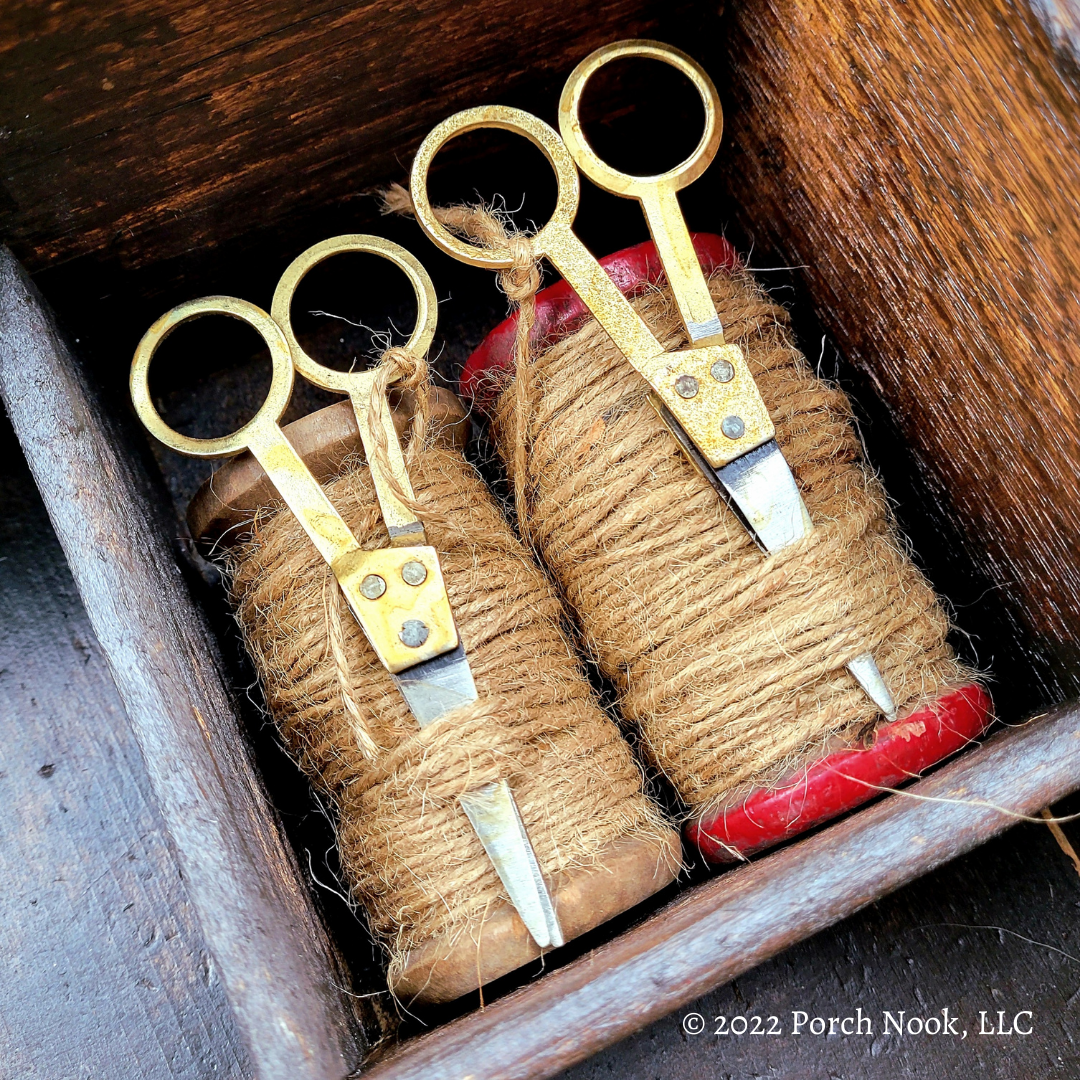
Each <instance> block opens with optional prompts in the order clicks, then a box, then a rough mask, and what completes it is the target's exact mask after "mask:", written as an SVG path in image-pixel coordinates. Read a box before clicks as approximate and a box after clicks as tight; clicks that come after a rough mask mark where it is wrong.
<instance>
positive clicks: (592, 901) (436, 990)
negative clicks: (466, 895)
mask: <svg viewBox="0 0 1080 1080" xmlns="http://www.w3.org/2000/svg"><path fill="white" fill-rule="evenodd" d="M681 863H682V845H681V844H680V842H679V834H678V833H677V832H675V830H670V831H669V832H668V833H667V834H666V836H664V838H663V839H661V840H660V841H659V842H658V841H657V840H656V839H642V838H639V837H623V838H622V839H621V840H616V841H615V842H614V843H612V844H611V845H609V846H608V847H607V848H606V849H605V850H604V851H602V852H601V853H600V854H599V855H598V856H597V859H596V862H595V863H593V864H591V865H589V866H585V867H581V868H579V869H577V870H572V871H569V872H567V873H565V874H562V875H560V876H559V877H557V878H555V879H554V881H553V882H549V885H550V888H551V894H552V899H553V901H554V904H555V911H556V913H557V915H558V917H559V925H560V926H561V927H562V931H563V936H564V938H565V939H566V940H567V941H572V940H573V939H574V938H576V937H580V936H581V935H582V934H584V933H586V932H587V931H589V930H592V929H594V928H595V927H597V926H599V925H600V924H601V923H605V922H607V921H608V919H612V918H614V917H615V916H616V915H621V914H622V913H623V912H624V911H629V909H630V908H632V907H635V906H636V905H638V904H640V903H641V902H642V901H643V900H646V899H648V897H650V896H652V895H653V893H656V892H659V891H660V890H661V889H662V888H664V886H665V885H669V884H671V882H672V881H674V880H675V878H676V877H678V874H679V867H680V865H681ZM550 951H551V950H541V949H540V948H539V947H538V946H537V944H536V942H535V941H533V939H532V938H531V937H530V935H529V932H528V930H526V929H525V924H524V923H523V922H522V921H521V916H519V915H518V913H517V911H516V910H515V909H514V907H513V905H511V904H509V903H506V902H505V901H504V902H503V903H501V904H500V905H499V906H498V907H497V908H495V909H494V910H492V911H491V912H490V913H489V915H488V916H487V917H486V918H485V919H484V920H483V922H482V923H480V924H478V925H476V926H473V927H470V928H469V929H468V930H466V931H464V932H462V933H459V934H457V935H456V936H455V937H454V938H453V939H452V940H447V939H445V938H435V939H433V940H432V941H429V942H426V943H425V944H424V945H422V946H421V947H420V948H418V949H414V950H413V951H412V952H411V953H410V954H409V956H408V958H407V960H406V963H405V967H404V969H403V970H402V971H401V973H400V974H399V975H398V976H397V977H396V978H395V979H394V980H393V982H392V985H391V989H392V990H393V991H394V994H395V996H396V997H397V998H398V999H400V1000H401V1001H402V1002H403V1003H404V1004H405V1005H406V1007H408V1006H409V1005H411V1004H412V1003H413V1002H420V1003H423V1004H434V1003H437V1002H445V1001H454V1000H455V999H456V998H459V997H461V996H462V995H463V994H467V993H469V992H470V991H472V990H476V989H478V988H479V987H480V986H482V985H484V984H485V983H489V982H491V981H492V980H493V979H497V978H499V977H500V976H502V975H506V974H507V973H508V972H511V971H514V970H516V969H517V968H519V967H521V966H522V965H524V964H527V963H529V961H531V960H536V959H538V958H539V957H540V956H541V955H544V954H545V952H550Z"/></svg>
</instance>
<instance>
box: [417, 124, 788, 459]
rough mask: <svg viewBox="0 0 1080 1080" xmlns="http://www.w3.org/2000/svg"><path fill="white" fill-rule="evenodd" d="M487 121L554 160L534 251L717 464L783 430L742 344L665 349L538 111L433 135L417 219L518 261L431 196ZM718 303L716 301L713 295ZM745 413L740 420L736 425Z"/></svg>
mask: <svg viewBox="0 0 1080 1080" xmlns="http://www.w3.org/2000/svg"><path fill="white" fill-rule="evenodd" d="M478 128H498V129H501V130H503V131H512V132H517V133H518V134H520V135H524V136H525V138H527V139H528V140H529V141H530V142H531V143H533V145H535V146H537V147H539V149H540V150H541V151H542V152H543V154H544V156H545V157H546V158H547V159H548V161H549V162H550V163H551V165H552V168H554V170H555V177H556V181H557V183H558V196H557V198H556V204H555V211H554V213H553V214H552V216H551V218H550V219H549V220H548V222H547V223H546V224H545V225H544V227H543V228H542V229H541V230H540V231H539V232H538V233H537V234H536V235H535V236H534V237H533V238H532V245H533V250H534V251H535V252H536V254H537V255H541V256H545V257H546V258H548V259H550V261H551V262H552V263H553V264H554V265H555V267H556V268H557V269H558V270H559V271H560V272H561V273H562V275H563V277H564V278H565V279H566V280H567V282H569V284H570V286H571V287H572V288H573V289H574V291H575V292H576V293H577V294H578V296H579V297H581V300H582V302H583V303H584V304H585V306H586V307H588V309H589V310H590V311H591V312H592V313H593V315H594V316H595V317H596V320H597V322H599V323H600V325H601V326H602V327H603V328H604V330H606V331H607V333H608V334H609V335H610V337H611V339H612V340H613V341H614V342H615V344H616V346H617V347H618V348H619V350H620V351H621V352H622V354H623V356H625V357H626V359H627V360H628V361H629V362H630V364H631V365H633V367H634V368H636V369H637V371H638V372H640V374H641V375H642V376H643V377H644V378H645V379H646V381H647V382H648V383H649V384H650V385H651V386H652V388H653V390H654V392H655V394H656V396H657V398H658V399H659V400H660V401H661V402H663V404H664V405H665V406H667V408H668V410H669V411H670V412H671V414H672V415H673V416H674V417H675V418H676V419H677V420H678V421H679V423H680V424H681V425H682V428H683V429H684V430H685V432H686V433H687V435H689V437H690V438H691V439H692V440H693V442H694V444H695V445H696V446H697V447H698V449H699V450H700V452H701V453H702V455H703V456H704V458H705V460H706V461H707V462H708V464H709V465H711V466H712V467H713V468H718V467H720V466H722V465H726V464H727V463H728V462H730V461H733V460H734V459H735V458H737V457H741V456H742V455H743V454H745V453H747V452H748V451H750V450H753V449H754V448H755V447H757V446H761V445H762V444H763V443H765V442H767V441H768V440H769V439H771V438H772V437H773V436H774V434H775V428H774V427H773V424H772V421H771V420H770V419H769V414H768V410H767V409H766V408H765V404H764V402H763V401H762V400H761V395H760V394H759V393H758V390H757V387H756V385H755V384H754V380H753V376H752V375H751V374H750V370H749V368H748V367H747V365H746V358H745V356H744V355H743V351H742V350H741V349H740V348H738V347H737V346H732V345H724V346H720V345H709V346H705V347H701V348H692V349H686V350H682V351H680V352H670V353H669V352H665V351H664V347H663V346H662V345H661V344H660V342H659V341H657V339H656V337H655V335H654V334H653V332H652V331H651V330H650V329H649V328H648V326H646V324H645V322H644V320H643V319H642V318H641V316H640V315H638V313H637V312H636V311H635V310H634V309H633V307H631V305H630V302H629V301H628V300H627V299H626V297H625V296H623V294H622V293H621V292H619V289H618V287H617V286H616V285H615V283H614V282H613V281H612V280H611V278H609V277H608V276H607V274H606V273H605V272H604V269H603V267H602V266H601V265H600V264H599V262H597V260H596V259H595V258H594V257H593V256H592V254H591V253H590V252H589V250H588V249H587V248H586V247H585V245H584V244H582V243H581V241H580V240H579V239H578V238H577V236H576V235H575V233H574V231H573V228H572V226H573V221H574V215H575V213H576V212H577V207H578V201H579V197H580V186H579V180H578V175H577V169H576V168H575V166H574V162H573V159H572V158H571V156H570V152H569V151H568V150H567V148H566V146H565V145H564V144H563V141H562V139H560V138H559V135H558V133H557V132H556V131H555V130H554V129H553V128H552V127H550V126H549V125H547V124H545V123H544V122H543V121H542V120H539V119H537V117H535V116H532V115H531V114H529V113H527V112H523V111H522V110H520V109H511V108H508V107H506V106H502V105H488V106H484V107H481V108H476V109H466V110H464V111H463V112H459V113H457V114H455V115H454V116H451V117H449V118H448V119H446V120H444V121H443V122H442V123H441V124H439V125H438V127H436V128H435V129H434V130H433V131H432V132H431V133H430V134H429V135H428V136H427V138H426V139H424V141H423V142H422V143H421V144H420V149H419V150H418V151H417V153H416V158H415V160H414V161H413V167H412V174H411V177H410V193H411V195H412V202H413V206H414V208H415V210H416V216H417V219H418V220H419V222H420V224H421V225H422V226H423V228H424V230H425V231H426V232H427V233H428V235H429V236H430V237H431V239H432V240H433V241H434V242H435V244H436V245H437V246H438V247H440V248H441V249H442V250H443V251H445V252H446V253H447V254H449V255H453V256H454V257H455V258H456V259H460V260H461V261H462V262H466V263H471V264H473V265H474V266H483V267H488V268H490V269H502V268H504V267H508V266H510V265H511V262H512V259H511V256H510V254H509V253H506V254H503V253H499V252H492V251H489V250H485V249H483V248H479V247H477V246H476V245H474V244H470V243H468V242H467V241H466V240H463V239H461V238H460V237H457V236H454V235H453V234H452V233H451V232H450V231H449V230H448V229H446V227H445V226H444V225H442V223H441V222H439V220H438V219H437V218H436V216H435V212H434V210H433V209H432V206H431V201H430V199H429V198H428V192H427V177H428V171H429V170H430V168H431V162H432V161H433V159H434V158H435V155H436V154H437V153H438V152H439V150H440V149H441V148H442V147H443V145H444V144H445V143H447V142H449V140H450V139H453V138H455V137H456V136H458V135H464V134H465V133H466V132H469V131H475V130H476V129H478ZM676 208H677V207H676ZM680 220H681V219H680ZM684 228H685V226H684ZM692 253H693V252H692V249H691V254H692ZM695 265H696V258H695ZM699 273H700V270H699ZM707 295H708V291H707V290H706V296H707ZM709 304H710V308H711V304H712V301H711V300H710V301H709ZM714 318H715V312H714ZM735 420H737V421H738V423H737V424H736V423H732V421H735Z"/></svg>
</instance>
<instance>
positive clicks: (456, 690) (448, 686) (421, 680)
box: [393, 641, 477, 727]
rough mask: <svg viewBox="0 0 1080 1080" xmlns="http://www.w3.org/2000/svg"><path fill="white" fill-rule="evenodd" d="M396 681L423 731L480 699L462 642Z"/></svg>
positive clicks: (418, 665) (404, 673)
mask: <svg viewBox="0 0 1080 1080" xmlns="http://www.w3.org/2000/svg"><path fill="white" fill-rule="evenodd" d="M393 679H394V682H396V683H397V686H398V689H399V690H400V691H401V694H402V696H403V697H404V698H405V701H406V702H407V703H408V706H409V709H410V710H411V711H412V714H413V716H415V717H416V722H417V723H418V724H419V725H420V726H421V727H427V725H428V724H430V723H432V722H433V721H435V720H438V719H439V717H440V716H445V715H446V714H447V713H448V712H450V711H451V709H456V708H457V707H458V706H459V705H468V703H469V702H470V701H475V700H476V698H477V693H476V684H475V683H474V682H473V677H472V669H471V668H470V667H469V661H468V660H467V659H466V657H465V647H464V646H463V645H462V644H461V642H460V641H459V642H458V647H457V648H456V649H454V650H453V651H452V652H448V653H443V655H442V656H436V657H435V658H434V659H433V660H425V661H424V662H423V663H422V664H417V665H416V666H415V667H411V668H407V669H406V670H405V671H402V672H399V673H398V674H397V675H394V676H393Z"/></svg>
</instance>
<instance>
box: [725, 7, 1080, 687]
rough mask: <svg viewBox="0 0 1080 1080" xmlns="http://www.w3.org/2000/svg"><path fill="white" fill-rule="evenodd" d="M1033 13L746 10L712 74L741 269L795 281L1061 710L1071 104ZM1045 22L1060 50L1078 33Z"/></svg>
mask: <svg viewBox="0 0 1080 1080" xmlns="http://www.w3.org/2000/svg"><path fill="white" fill-rule="evenodd" d="M1035 10H1039V11H1042V12H1043V13H1044V14H1046V13H1047V12H1050V13H1052V12H1054V11H1057V12H1059V13H1065V14H1068V11H1069V10H1071V9H1070V8H1069V6H1068V5H1036V6H1035V7H1034V8H1029V7H1028V6H1027V5H1026V4H1017V5H1008V6H1003V5H1001V4H998V3H996V2H994V0H973V2H972V3H967V4H962V5H957V4H943V3H936V2H931V0H909V2H907V3H902V4H885V5H877V6H873V5H872V6H869V7H868V6H867V5H865V4H858V3H855V2H853V0H840V2H834V0H747V2H746V3H741V4H735V5H730V7H729V10H728V17H727V19H726V22H725V29H724V33H723V34H721V35H719V36H718V42H720V44H719V45H718V47H717V52H716V54H715V55H714V62H713V68H714V70H716V71H717V72H718V74H719V75H720V76H721V84H722V85H723V86H725V87H726V98H727V100H726V108H727V120H728V125H727V132H726V135H725V144H724V146H725V149H724V150H723V151H722V158H721V160H722V162H723V164H722V166H721V168H722V169H723V172H724V176H725V179H726V183H727V184H728V186H729V188H730V193H731V194H732V195H733V196H734V198H735V200H736V202H737V203H738V204H740V205H741V207H742V210H741V221H742V225H743V227H744V228H745V231H746V234H747V236H748V238H749V239H750V240H751V241H752V242H753V243H754V245H755V251H756V252H758V257H759V258H761V259H762V260H763V261H764V260H772V259H778V260H780V261H781V262H785V263H788V264H790V265H795V266H798V267H801V268H802V269H801V271H800V275H799V276H800V278H801V280H802V282H803V283H804V284H805V286H806V287H807V288H808V290H809V294H810V296H811V298H812V300H813V303H814V305H815V307H816V311H817V314H818V315H819V316H820V318H821V319H822V321H823V323H824V325H825V327H826V329H827V330H828V332H829V333H830V334H831V335H832V336H833V337H834V339H835V341H836V342H837V344H838V346H839V348H840V351H841V353H842V354H843V355H844V356H845V357H846V358H847V359H849V360H851V361H852V362H854V364H855V365H856V366H857V367H858V368H860V369H861V370H862V371H863V372H864V373H865V376H866V378H867V381H868V382H869V384H870V385H871V386H872V387H873V388H874V389H875V390H876V392H877V393H878V394H879V395H880V396H881V398H882V399H883V401H884V402H885V404H886V405H887V407H888V410H889V412H890V414H891V416H892V418H893V421H894V422H895V425H896V427H897V429H898V430H899V432H900V435H901V439H902V441H903V443H904V444H905V446H906V447H907V448H909V450H910V454H911V456H912V459H913V464H914V466H915V467H916V468H917V470H918V471H919V473H920V474H921V483H922V492H923V494H924V496H925V497H926V498H927V500H928V501H929V502H930V504H931V507H930V510H931V513H933V514H936V516H937V517H938V518H939V520H944V521H950V522H952V523H953V525H954V527H955V529H956V530H957V531H958V533H959V537H960V542H961V543H962V544H963V545H964V547H965V549H966V553H967V555H968V556H969V557H970V559H971V560H972V562H973V563H974V564H975V566H976V567H977V568H978V569H979V570H980V571H981V572H983V573H985V575H986V576H987V577H988V578H989V580H990V582H991V586H992V588H993V589H994V599H995V603H999V604H1002V605H1003V607H1004V609H1005V610H1006V611H1007V612H1008V613H1009V614H1010V615H1011V616H1012V617H1013V618H1014V619H1015V621H1016V622H1017V623H1018V624H1019V625H1020V626H1021V627H1024V628H1026V631H1027V633H1028V635H1029V636H1030V638H1031V642H1030V643H1029V644H1030V654H1029V655H1030V659H1031V662H1032V667H1039V666H1042V665H1046V666H1047V667H1048V668H1049V672H1048V674H1046V675H1045V676H1044V682H1045V691H1044V692H1045V693H1046V695H1047V697H1048V698H1050V699H1052V700H1053V699H1056V700H1061V698H1063V697H1066V696H1068V697H1071V696H1074V695H1075V693H1076V692H1077V689H1078V688H1080V645H1078V639H1077V636H1076V632H1075V628H1076V625H1077V622H1078V619H1080V442H1078V441H1077V438H1076V432H1077V430H1078V425H1080V366H1078V365H1077V364H1076V362H1075V360H1076V334H1077V329H1078V320H1077V311H1078V310H1080V309H1078V306H1077V301H1078V298H1080V260H1078V258H1077V252H1078V251H1080V110H1078V109H1077V101H1078V96H1080V90H1078V86H1080V82H1078V80H1077V67H1076V63H1075V60H1074V59H1073V58H1071V57H1070V56H1069V55H1068V53H1061V52H1057V51H1055V44H1054V42H1052V41H1051V39H1050V37H1048V35H1047V32H1046V30H1045V29H1044V27H1043V26H1042V24H1041V23H1040V22H1039V20H1038V18H1037V17H1036V14H1035V13H1034V12H1035ZM1047 18H1048V25H1051V30H1052V32H1053V33H1054V35H1055V39H1056V41H1057V43H1059V44H1064V43H1066V42H1067V41H1068V40H1069V33H1070V31H1069V26H1072V27H1073V29H1075V20H1073V21H1072V22H1068V20H1066V22H1067V23H1068V25H1066V24H1063V23H1061V22H1060V20H1058V24H1057V25H1056V26H1055V25H1053V20H1052V19H1050V18H1049V16H1047ZM766 252H767V253H770V254H764V253H766ZM766 264H768V263H766ZM1009 651H1010V650H1009V649H1006V648H1002V649H1001V650H1000V654H1001V655H1002V657H1003V659H1002V661H1001V662H1002V663H1005V662H1007V653H1008V652H1009ZM1013 651H1015V646H1013ZM1033 673H1034V672H1032V671H1030V670H1029V671H1028V673H1027V677H1028V678H1030V677H1031V675H1032V674H1033Z"/></svg>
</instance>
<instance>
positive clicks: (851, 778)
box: [685, 683, 991, 863]
mask: <svg viewBox="0 0 1080 1080" xmlns="http://www.w3.org/2000/svg"><path fill="white" fill-rule="evenodd" d="M990 715H991V703H990V697H989V695H988V694H987V693H986V691H985V690H984V689H983V688H982V687H981V686H977V685H976V684H975V683H972V684H970V685H969V686H964V687H962V688H961V689H959V690H954V691H952V692H951V693H949V694H945V695H943V696H942V697H940V698H938V699H937V701H934V702H932V703H931V704H930V705H926V706H924V707H923V708H921V709H919V710H918V711H917V712H914V713H912V714H911V715H910V716H907V717H904V718H903V719H901V720H895V721H893V722H892V723H891V724H883V725H882V726H881V727H879V728H878V730H877V734H876V735H875V737H874V742H873V744H872V745H871V746H870V747H868V748H866V749H862V748H859V749H849V750H839V751H837V752H836V753H833V754H829V755H828V756H827V757H824V758H821V759H820V760H819V761H815V762H814V763H813V764H812V765H810V766H809V767H808V768H806V769H805V770H803V771H802V772H800V773H799V774H798V776H797V777H794V778H792V779H791V780H789V781H787V782H785V783H782V784H780V785H777V786H776V787H774V788H768V789H765V788H763V789H761V790H759V791H755V792H754V793H753V794H752V795H751V796H749V798H747V799H746V801H745V802H743V803H741V804H739V805H738V806H736V807H733V808H730V809H727V810H721V811H718V812H717V813H715V814H713V815H711V816H709V817H701V818H697V819H696V820H694V821H690V822H688V823H687V825H686V828H685V832H686V838H687V839H688V840H689V841H690V843H691V844H693V845H694V846H695V847H696V848H697V849H698V851H700V852H701V854H702V855H703V856H704V857H705V859H707V860H708V861H709V862H712V863H724V862H737V861H738V860H739V859H740V858H741V857H743V856H747V855H752V854H753V853H754V852H756V851H762V850H763V849H765V848H768V847H772V846H773V845H774V844H780V843H782V842H783V841H785V840H789V839H791V838H792V837H793V836H797V835H798V834H799V833H801V832H806V831H807V830H808V829H812V828H814V826H816V825H820V824H822V823H823V822H826V821H829V820H830V819H831V818H834V817H837V816H839V815H840V814H844V813H846V812H847V811H848V810H852V809H854V808H855V807H856V806H859V805H860V804H862V803H864V802H866V801H867V800H869V799H873V798H874V797H875V796H877V795H879V794H881V789H882V788H894V787H896V786H897V784H902V783H904V782H906V781H908V780H911V779H912V778H914V777H916V776H918V775H919V774H920V773H921V772H923V771H924V770H926V769H929V768H930V767H931V766H932V765H936V764H937V763H938V762H939V761H941V760H943V759H944V758H946V757H948V756H949V755H950V754H955V753H956V751H957V750H962V749H963V748H964V747H965V746H966V745H967V744H968V743H969V742H971V740H972V739H976V738H978V737H979V736H980V735H982V733H983V732H984V731H985V730H986V729H987V727H988V726H989V723H990ZM902 797H903V796H901V798H902Z"/></svg>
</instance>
